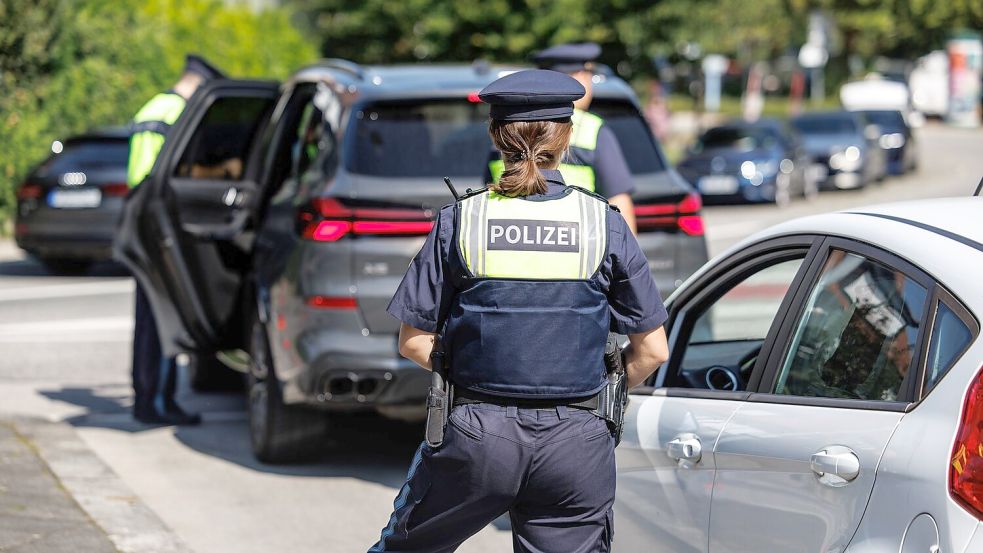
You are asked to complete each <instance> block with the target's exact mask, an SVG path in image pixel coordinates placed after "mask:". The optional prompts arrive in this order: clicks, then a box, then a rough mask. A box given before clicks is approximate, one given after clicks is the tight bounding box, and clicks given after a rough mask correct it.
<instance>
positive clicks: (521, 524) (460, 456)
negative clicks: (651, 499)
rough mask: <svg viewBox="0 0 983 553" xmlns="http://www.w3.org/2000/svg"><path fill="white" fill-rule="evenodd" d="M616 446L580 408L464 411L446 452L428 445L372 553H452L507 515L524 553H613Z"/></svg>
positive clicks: (478, 407)
mask: <svg viewBox="0 0 983 553" xmlns="http://www.w3.org/2000/svg"><path fill="white" fill-rule="evenodd" d="M614 488H615V465H614V438H613V437H612V436H611V432H610V431H609V430H608V427H607V424H606V423H605V422H604V421H603V420H602V419H601V418H599V417H597V416H596V415H594V414H592V413H591V412H589V411H585V410H583V409H576V408H567V407H557V408H555V409H527V408H516V407H504V406H499V405H491V404H474V405H463V406H458V407H455V408H454V410H453V411H452V412H451V416H450V422H449V423H448V425H447V431H446V433H445V437H444V444H443V445H442V446H441V447H440V448H438V449H436V450H433V449H431V448H430V447H429V446H428V445H427V444H426V442H424V443H423V444H422V445H421V446H420V448H419V449H418V450H417V452H416V455H415V456H414V457H413V461H412V463H411V465H410V470H409V474H408V476H407V479H406V484H404V485H403V487H402V489H400V491H399V494H398V495H397V496H396V501H395V503H394V505H393V514H392V517H391V518H390V520H389V524H388V525H387V526H386V528H385V529H383V531H382V537H381V538H380V540H379V542H378V543H376V544H375V546H373V547H372V549H370V550H369V551H370V553H373V552H378V551H399V552H402V553H410V552H413V553H443V552H450V551H454V550H456V549H457V548H458V546H460V545H461V543H462V542H463V541H464V540H466V539H467V538H468V537H470V536H472V535H474V534H475V533H476V532H478V531H479V530H481V529H482V528H484V527H485V526H486V525H487V524H489V523H490V522H492V521H493V520H495V519H496V518H498V517H499V516H500V515H501V514H503V513H505V512H508V513H509V516H510V517H511V520H512V535H513V538H512V543H513V549H514V551H516V552H522V553H607V552H609V551H610V547H611V546H610V543H611V539H612V537H613V535H614V528H613V518H612V511H611V508H612V505H613V503H614Z"/></svg>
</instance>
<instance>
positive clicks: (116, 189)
mask: <svg viewBox="0 0 983 553" xmlns="http://www.w3.org/2000/svg"><path fill="white" fill-rule="evenodd" d="M99 188H100V189H102V193H103V195H104V196H112V197H117V198H122V197H123V196H126V195H127V194H128V193H129V192H130V187H129V186H127V185H126V183H125V182H111V183H108V184H104V185H102V186H100V187H99Z"/></svg>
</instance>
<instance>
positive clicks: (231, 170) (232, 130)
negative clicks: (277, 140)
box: [174, 97, 271, 180]
mask: <svg viewBox="0 0 983 553" xmlns="http://www.w3.org/2000/svg"><path fill="white" fill-rule="evenodd" d="M270 103H271V100H270V99H268V98H243V97H227V98H219V99H217V100H215V102H214V103H213V104H212V105H211V106H210V107H209V108H208V112H207V113H206V114H205V117H204V118H203V119H202V120H201V122H200V123H199V124H198V128H197V129H196V130H195V133H194V135H193V136H192V137H191V140H190V141H189V142H188V146H187V147H186V148H185V150H184V154H183V155H182V156H181V161H180V162H179V163H178V165H177V168H176V169H175V170H174V176H175V177H184V178H192V179H215V180H240V179H242V175H243V163H244V162H245V160H246V155H247V154H248V152H249V146H250V144H251V143H252V139H253V136H254V135H255V134H256V129H257V127H258V126H259V124H260V122H261V121H262V120H263V115H264V114H265V113H266V110H267V109H268V108H269V106H270Z"/></svg>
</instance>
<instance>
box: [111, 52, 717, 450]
mask: <svg viewBox="0 0 983 553" xmlns="http://www.w3.org/2000/svg"><path fill="white" fill-rule="evenodd" d="M515 69H516V68H514V67H513V68H506V67H497V66H488V65H481V64H476V65H474V66H468V65H415V66H390V67H376V66H359V65H356V64H353V63H351V62H346V61H340V60H327V61H323V62H321V63H318V64H316V65H313V66H311V67H307V68H304V69H302V70H300V71H298V72H297V73H296V74H295V75H294V76H293V77H292V78H291V79H290V80H289V81H287V82H286V83H284V84H282V85H278V84H276V83H271V82H258V81H233V80H223V81H216V82H213V83H210V84H209V85H207V87H206V88H204V89H202V90H201V91H199V93H198V94H196V95H195V97H194V98H192V100H191V102H190V103H189V105H188V108H187V109H186V111H185V113H184V114H183V115H182V116H181V118H180V120H179V121H178V122H177V124H176V125H175V127H174V129H173V131H172V133H173V134H172V136H171V137H170V138H169V139H168V141H167V143H166V144H165V146H164V149H163V151H162V152H161V155H160V157H159V158H158V160H157V165H156V166H155V167H154V170H153V172H152V173H151V175H150V176H149V177H148V179H147V181H146V182H144V183H143V184H142V185H141V186H140V187H139V188H138V189H137V190H136V191H135V193H134V194H133V196H132V197H131V201H130V202H129V203H128V205H127V207H126V209H125V212H124V217H123V221H122V223H121V229H120V232H119V238H118V243H117V245H116V246H117V255H118V257H120V258H121V259H123V260H124V262H125V263H126V264H127V265H128V266H129V267H130V269H131V270H132V271H133V273H134V274H135V275H136V277H137V278H138V279H139V280H140V282H141V284H142V285H143V286H144V287H145V289H147V290H148V291H149V292H150V293H149V296H150V298H151V304H152V306H153V308H154V313H155V316H156V318H157V320H158V324H159V327H160V329H161V330H160V332H161V340H162V342H163V347H164V349H165V351H166V352H168V353H171V354H176V353H179V352H193V353H196V354H197V355H196V358H197V359H198V362H197V363H196V370H195V376H194V378H195V381H196V382H197V383H199V384H204V383H207V382H208V380H209V376H210V375H211V374H214V371H217V370H218V368H217V365H216V364H215V363H213V362H212V359H214V358H215V353H216V352H221V354H220V355H219V356H218V358H219V359H221V360H223V361H224V362H225V363H226V364H228V365H232V366H235V367H237V368H239V369H242V370H245V371H247V372H248V375H249V397H250V401H249V409H250V421H251V433H252V443H253V448H254V451H255V453H256V455H257V457H258V458H260V459H261V460H264V461H283V460H288V459H290V458H293V457H296V456H297V455H298V454H300V453H301V452H302V451H304V449H305V446H308V445H310V443H311V442H312V441H313V440H316V439H317V437H318V436H319V435H320V434H321V433H322V432H323V431H324V430H325V425H326V421H327V419H328V418H329V416H326V415H325V411H327V412H329V413H330V412H335V413H338V412H346V411H347V412H352V411H361V410H374V411H378V412H379V413H382V414H383V415H385V416H389V417H393V418H402V419H418V418H421V417H422V415H423V414H424V409H423V402H424V399H425V397H426V391H427V386H428V385H429V375H428V373H426V372H425V371H424V370H422V369H420V368H418V367H416V366H415V365H413V364H412V363H411V362H409V361H407V360H406V359H403V358H401V357H400V356H399V354H398V352H397V347H396V336H397V331H398V322H397V321H396V320H395V319H393V318H391V317H390V316H389V315H388V314H387V313H386V312H385V308H386V306H387V305H388V302H389V299H390V298H391V297H392V294H393V293H394V292H395V290H396V286H397V285H398V284H399V281H400V279H401V278H402V275H403V272H404V270H405V268H406V267H407V266H408V265H409V262H410V260H411V259H412V257H413V255H414V254H415V253H416V252H417V251H418V250H419V248H420V247H421V246H422V244H423V241H424V237H425V236H426V234H427V233H428V232H429V231H430V229H431V227H432V224H433V223H432V220H433V218H434V216H435V214H436V213H437V211H438V210H439V209H440V207H441V206H443V205H445V204H447V203H450V201H451V197H450V194H449V193H448V191H447V188H446V187H445V186H444V183H443V181H442V177H444V176H449V177H451V179H452V180H453V181H454V183H455V185H456V186H457V187H458V189H459V190H460V191H462V192H463V191H464V190H465V189H467V188H474V187H479V186H481V185H482V183H481V178H482V174H483V171H484V164H485V161H486V157H487V154H488V151H489V149H490V148H491V142H490V139H489V138H488V134H487V117H488V106H487V105H485V104H483V103H481V102H480V101H479V100H478V98H477V92H478V90H480V89H481V88H482V87H484V86H485V85H486V84H488V83H489V82H491V81H492V80H494V79H496V78H497V77H499V76H501V75H502V74H503V73H504V72H506V71H514V70H515ZM599 80H600V81H601V82H599V83H598V84H597V86H596V89H595V100H594V105H593V106H592V111H595V112H596V113H598V114H599V115H602V116H604V117H605V118H606V120H607V121H608V124H610V125H611V127H612V129H613V130H614V132H615V134H616V135H617V137H618V138H619V140H620V142H621V146H622V148H623V149H624V152H625V155H626V157H627V159H628V162H629V165H630V166H631V169H632V172H633V174H634V178H635V184H636V187H637V192H636V193H635V195H634V199H635V202H636V204H637V207H636V214H637V218H638V226H639V241H640V243H641V244H642V247H643V248H644V250H645V252H646V254H647V255H648V257H649V259H650V263H651V268H652V272H653V274H654V275H655V276H656V279H657V281H658V283H659V285H660V287H661V290H662V292H663V293H664V294H668V293H669V292H671V291H672V290H674V289H675V288H676V287H677V286H678V285H679V284H680V283H681V282H682V280H683V279H684V278H686V277H687V276H688V275H690V274H691V273H693V272H694V271H695V270H696V269H697V268H698V267H700V266H701V265H702V264H703V263H704V262H706V260H707V253H706V245H705V241H704V237H703V227H702V220H701V219H700V215H699V210H700V201H699V196H698V195H696V194H695V193H694V191H693V190H692V188H691V187H690V186H689V185H688V184H687V183H686V182H685V181H683V180H682V179H681V178H680V177H679V176H678V175H676V173H675V172H673V171H672V170H671V169H670V168H669V166H668V163H667V162H666V160H665V157H664V156H663V154H662V153H661V151H660V149H659V147H658V145H657V143H656V141H655V139H654V138H653V136H652V134H651V133H650V132H649V129H648V126H647V125H646V124H645V121H644V119H643V118H642V116H641V112H640V110H639V106H638V102H637V100H636V98H635V96H634V94H633V93H632V91H631V89H630V88H629V87H628V85H627V84H626V83H624V82H623V81H621V80H620V79H618V78H615V77H606V78H605V77H599ZM247 353H248V355H247Z"/></svg>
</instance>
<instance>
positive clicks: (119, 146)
mask: <svg viewBox="0 0 983 553" xmlns="http://www.w3.org/2000/svg"><path fill="white" fill-rule="evenodd" d="M51 150H52V153H51V155H50V156H49V157H48V159H46V160H45V161H43V162H42V163H41V164H40V165H38V166H37V167H36V168H34V170H32V171H31V172H30V173H28V175H27V176H26V177H25V178H24V181H23V182H22V183H21V184H20V186H19V187H18V188H17V190H16V196H17V216H16V219H15V222H14V239H15V241H16V242H17V245H18V246H19V247H20V248H22V249H23V250H25V251H26V252H27V253H29V254H31V255H34V256H36V257H37V258H38V259H40V260H41V262H42V263H43V264H44V265H45V266H46V267H47V268H48V269H49V270H50V271H52V272H54V273H59V274H61V273H69V274H73V273H82V272H85V271H86V270H87V269H88V268H89V266H90V265H91V264H92V263H94V262H96V261H102V260H105V259H109V258H110V253H111V246H112V241H113V235H114V234H115V232H116V223H117V221H118V220H119V215H120V211H121V210H122V208H123V200H124V198H125V197H126V194H127V192H128V191H129V189H128V188H127V186H126V163H127V158H128V155H129V133H128V131H127V130H126V129H115V128H114V129H101V130H96V131H91V132H88V133H85V134H81V135H77V136H72V137H70V138H68V139H65V140H63V141H55V142H54V143H53V144H52V147H51Z"/></svg>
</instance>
